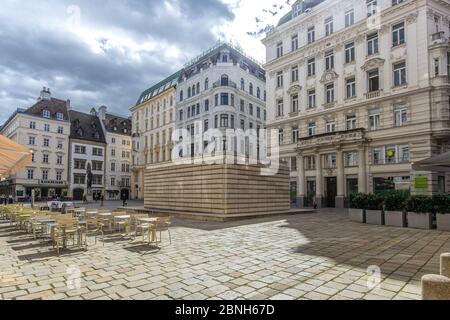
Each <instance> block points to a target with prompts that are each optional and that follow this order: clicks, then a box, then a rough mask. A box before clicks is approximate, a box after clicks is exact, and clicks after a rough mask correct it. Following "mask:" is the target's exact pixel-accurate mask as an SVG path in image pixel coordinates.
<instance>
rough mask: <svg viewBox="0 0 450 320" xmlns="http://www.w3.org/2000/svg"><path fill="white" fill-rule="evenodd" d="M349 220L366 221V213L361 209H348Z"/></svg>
mask: <svg viewBox="0 0 450 320" xmlns="http://www.w3.org/2000/svg"><path fill="white" fill-rule="evenodd" d="M348 217H349V218H350V221H354V222H360V223H366V215H365V214H364V210H362V209H348Z"/></svg>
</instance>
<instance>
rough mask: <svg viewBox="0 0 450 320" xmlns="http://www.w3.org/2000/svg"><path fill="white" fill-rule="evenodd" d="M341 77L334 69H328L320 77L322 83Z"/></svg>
mask: <svg viewBox="0 0 450 320" xmlns="http://www.w3.org/2000/svg"><path fill="white" fill-rule="evenodd" d="M338 78H339V75H338V74H337V73H336V72H335V71H334V70H331V71H326V72H325V73H324V74H323V76H322V78H321V79H320V82H321V83H326V82H331V81H335V80H337V79H338Z"/></svg>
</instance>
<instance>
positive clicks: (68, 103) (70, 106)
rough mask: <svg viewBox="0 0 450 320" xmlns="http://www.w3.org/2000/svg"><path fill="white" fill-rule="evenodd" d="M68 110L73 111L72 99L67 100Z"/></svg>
mask: <svg viewBox="0 0 450 320" xmlns="http://www.w3.org/2000/svg"><path fill="white" fill-rule="evenodd" d="M66 109H67V111H70V110H72V105H71V104H70V99H67V101H66Z"/></svg>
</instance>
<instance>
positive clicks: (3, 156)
mask: <svg viewBox="0 0 450 320" xmlns="http://www.w3.org/2000/svg"><path fill="white" fill-rule="evenodd" d="M31 159H32V156H31V151H30V150H29V149H27V148H25V147H23V146H21V145H19V144H17V143H15V142H14V141H11V140H9V139H8V138H6V137H5V136H2V135H0V179H3V178H7V177H8V176H11V175H14V174H16V173H17V172H19V171H20V170H21V169H22V168H23V167H25V166H27V165H29V164H30V163H31Z"/></svg>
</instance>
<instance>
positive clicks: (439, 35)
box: [431, 31, 448, 45]
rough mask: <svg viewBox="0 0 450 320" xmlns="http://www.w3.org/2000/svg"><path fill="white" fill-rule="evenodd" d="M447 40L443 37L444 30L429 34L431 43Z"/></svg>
mask: <svg viewBox="0 0 450 320" xmlns="http://www.w3.org/2000/svg"><path fill="white" fill-rule="evenodd" d="M447 42H448V39H447V38H446V37H445V32H444V31H439V32H436V33H433V34H432V35H431V43H432V45H436V44H446V43H447Z"/></svg>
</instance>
